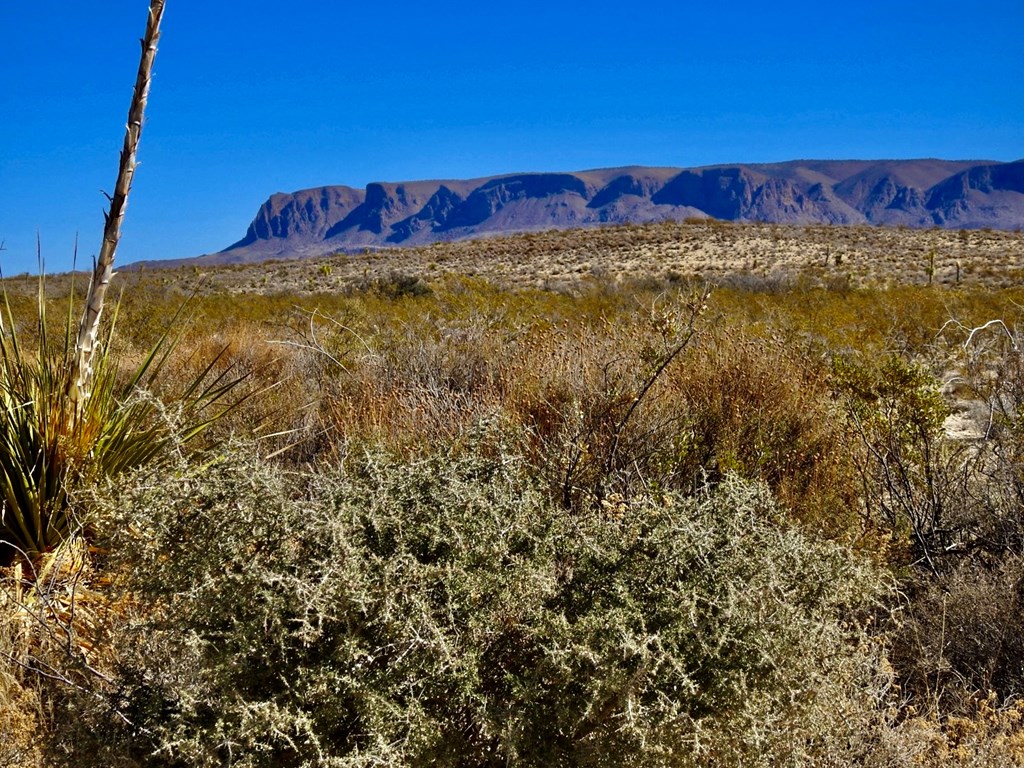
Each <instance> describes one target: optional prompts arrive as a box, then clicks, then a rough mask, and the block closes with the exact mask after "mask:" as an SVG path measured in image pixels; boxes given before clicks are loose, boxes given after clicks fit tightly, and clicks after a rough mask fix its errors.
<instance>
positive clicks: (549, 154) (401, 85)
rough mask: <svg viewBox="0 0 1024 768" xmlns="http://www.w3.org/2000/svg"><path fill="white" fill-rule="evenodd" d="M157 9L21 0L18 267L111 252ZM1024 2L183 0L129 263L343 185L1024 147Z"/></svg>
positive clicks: (139, 191)
mask: <svg viewBox="0 0 1024 768" xmlns="http://www.w3.org/2000/svg"><path fill="white" fill-rule="evenodd" d="M147 7H148V2H147V1H146V0H105V1H104V2H97V3H84V2H67V0H61V1H60V2H56V1H53V0H36V1H35V2H18V1H17V0H0V240H2V241H4V242H5V248H6V250H5V251H4V252H3V253H0V264H2V266H3V271H4V273H5V274H8V275H9V274H14V273H17V272H21V271H25V270H32V271H34V270H35V261H36V256H35V248H36V245H35V243H36V233H37V232H38V233H39V234H40V236H41V238H42V250H43V255H44V258H45V260H46V268H47V270H48V271H61V270H64V269H68V268H69V267H70V260H71V253H72V247H73V242H74V237H75V233H76V232H78V233H80V248H79V254H80V259H81V260H82V261H81V262H80V263H82V262H87V261H88V259H89V258H90V257H91V256H92V255H93V254H95V253H96V251H97V250H98V246H99V241H100V231H101V227H102V215H101V212H102V209H103V207H104V204H105V199H104V197H103V196H102V194H101V192H100V190H101V189H106V190H110V189H111V188H112V187H113V183H114V174H115V172H116V165H117V153H118V150H119V148H120V145H121V140H122V136H123V125H124V119H125V114H126V112H127V109H128V101H129V98H130V94H131V86H132V83H133V82H134V77H135V71H136V67H137V63H138V42H137V41H138V38H139V37H140V36H141V34H142V30H143V27H144V23H145V16H146V9H147ZM1022 39H1024V2H1022V0H1005V1H1004V0H1000V1H998V2H992V1H989V0H975V1H974V2H969V3H963V2H949V1H948V0H932V1H931V2H859V3H830V2H822V0H814V1H813V2H802V1H801V2H795V1H790V2H784V1H783V2H774V3H768V2H764V0H759V1H758V2H743V1H742V0H733V1H732V2H710V3H688V2H684V1H683V0H674V1H671V2H663V1H662V0H646V1H645V2H632V3H624V2H605V1H604V0H592V1H591V2H586V3H583V2H565V1H564V0H563V1H562V2H555V1H553V0H515V1H514V2H480V0H473V2H467V1H465V0H449V2H446V3H430V2H421V1H420V0H417V1H416V2H408V1H407V0H391V2H386V3H385V2H379V3H356V2H337V1H335V0H332V1H330V2H322V3H316V2H305V3H299V4H289V3H284V2H280V0H277V1H276V2H266V1H265V0H246V1H245V2H241V1H239V0H235V1H233V0H167V11H166V16H165V19H164V29H163V38H162V40H161V44H160V52H159V54H158V56H157V60H156V75H155V79H154V83H153V90H152V93H151V98H150V108H149V111H148V113H147V118H148V120H147V124H146V127H145V130H144V133H143V136H142V145H141V149H140V153H139V158H140V161H141V163H142V164H141V166H140V168H139V171H138V174H137V175H136V179H135V189H134V191H133V197H132V198H131V200H130V202H129V206H128V212H127V217H126V220H125V230H124V238H123V240H122V245H121V248H120V250H119V252H118V257H117V261H118V263H120V264H125V263H128V262H131V261H136V260H140V259H150V258H175V257H184V256H195V255H199V254H202V253H207V252H211V251H215V250H219V249H221V248H224V247H226V246H228V245H229V244H231V243H232V242H233V241H234V240H236V239H238V238H240V237H242V236H243V235H244V233H245V229H246V226H247V225H248V223H249V221H250V220H251V218H252V216H253V214H254V213H255V212H256V209H257V208H258V206H259V205H260V204H261V203H262V202H263V201H264V200H265V199H266V198H267V197H268V196H269V195H270V194H272V193H274V192H277V191H293V190H297V189H302V188H306V187H312V186H319V185H323V184H349V185H352V186H359V187H361V186H364V185H365V184H366V183H367V182H371V181H380V180H389V181H400V180H412V179H424V178H463V177H473V176H484V175H490V174H495V173H502V172H511V171H545V170H551V171H554V170H560V171H563V170H564V171H570V170H583V169H586V168H597V167H610V166H619V165H630V164H642V165H665V166H696V165H707V164H712V163H724V162H755V161H773V160H787V159H797V158H897V157H898V158H910V157H941V158H948V159H991V160H1014V159H1019V158H1021V157H1024V43H1022Z"/></svg>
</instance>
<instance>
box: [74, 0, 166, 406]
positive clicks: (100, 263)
mask: <svg viewBox="0 0 1024 768" xmlns="http://www.w3.org/2000/svg"><path fill="white" fill-rule="evenodd" d="M163 15H164V0H152V2H150V4H149V20H148V21H147V23H146V34H145V36H144V37H143V38H142V58H141V59H140V61H139V73H138V76H137V77H136V79H135V91H134V93H133V94H132V102H131V106H130V107H129V109H128V124H127V125H126V126H125V134H124V146H123V147H122V149H121V162H120V166H119V167H118V171H117V183H116V184H115V185H114V194H113V195H112V196H111V197H110V210H109V211H108V212H107V214H106V223H105V225H104V227H103V244H102V245H101V246H100V253H99V257H98V258H97V259H96V265H95V267H94V268H93V273H92V279H91V281H90V283H89V293H88V295H87V297H86V301H85V309H84V310H83V312H82V321H81V323H80V325H79V327H78V339H77V341H76V344H75V354H74V355H72V357H71V368H70V376H69V377H68V390H67V395H68V397H69V398H71V400H72V402H73V403H74V404H75V406H76V407H78V408H80V407H81V404H82V403H83V402H84V401H85V399H86V398H88V397H89V393H90V387H91V384H92V373H93V365H92V360H93V356H94V354H95V352H96V342H97V338H98V335H99V327H100V316H101V315H102V314H103V302H104V300H105V299H106V295H107V288H108V287H109V286H110V281H111V279H112V278H113V276H114V254H115V253H116V252H117V244H118V242H119V241H120V239H121V222H122V221H123V220H124V212H125V208H126V206H127V205H128V193H129V192H130V191H131V188H132V179H133V178H134V176H135V166H136V161H135V155H136V152H137V151H138V148H139V139H140V138H141V137H142V119H143V114H144V113H145V111H146V100H147V99H148V98H149V84H150V81H151V80H152V75H153V62H154V61H155V59H156V45H157V41H158V40H159V39H160V21H161V20H162V19H163Z"/></svg>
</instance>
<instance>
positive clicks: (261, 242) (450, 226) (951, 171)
mask: <svg viewBox="0 0 1024 768" xmlns="http://www.w3.org/2000/svg"><path fill="white" fill-rule="evenodd" d="M694 217H696V218H702V217H712V218H716V219H722V220H727V221H741V222H743V221H756V222H768V223H776V224H793V225H812V224H840V225H857V224H872V225H890V226H904V227H912V228H931V227H941V228H946V229H979V228H993V229H1002V230H1017V229H1020V228H1021V227H1024V160H1020V161H1016V162H1012V163H997V162H990V161H951V160H934V159H928V160H883V161H867V160H849V161H844V160H796V161H791V162H784V163H762V164H757V163H753V164H746V165H719V166H708V167H702V168H692V169H679V168H650V167H639V166H635V167H624V168H609V169H599V170H590V171H582V172H576V173H522V174H510V175H504V176H494V177H486V178H479V179H469V180H443V181H414V182H387V183H385V182H376V183H372V184H368V185H367V186H366V188H365V189H362V190H360V189H354V188H352V187H346V186H325V187H318V188H315V189H306V190H300V191H298V192H292V193H277V194H274V195H272V196H271V197H270V198H269V199H268V200H267V202H266V203H264V204H263V205H262V206H261V207H260V209H259V211H258V212H257V214H256V217H255V218H254V219H253V221H252V223H251V224H250V225H249V229H248V232H247V233H246V235H245V237H243V238H242V239H241V240H239V241H238V242H237V243H235V244H233V245H231V246H230V247H228V248H226V249H225V250H223V251H221V252H219V253H215V254H209V255H207V256H204V257H201V259H200V261H201V262H206V263H222V264H228V263H244V262H252V261H262V260H265V259H270V258H295V257H304V256H318V255H323V254H327V253H333V252H357V251H361V250H364V249H367V248H369V249H377V248H382V247H394V246H421V245H428V244H430V243H433V242H438V241H453V240H463V239H467V238H480V237H487V236H492V235H497V234H508V233H514V232H531V231H542V230H549V229H568V228H576V227H590V226H599V225H607V224H627V223H646V222H652V221H662V220H677V221H679V220H684V219H689V218H694Z"/></svg>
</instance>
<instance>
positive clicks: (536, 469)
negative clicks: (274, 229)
mask: <svg viewBox="0 0 1024 768" xmlns="http://www.w3.org/2000/svg"><path fill="white" fill-rule="evenodd" d="M706 288H707V285H706V284H703V283H699V282H691V281H688V280H684V279H674V280H673V281H670V282H665V281H661V280H658V279H645V280H643V281H640V282H635V283H629V282H619V281H615V280H611V279H608V278H602V279H599V280H598V279H588V280H584V281H582V282H581V283H580V284H579V285H577V286H576V287H575V288H574V289H573V290H571V291H548V290H539V289H535V288H524V289H518V290H509V289H506V288H502V287H500V286H497V285H495V284H493V283H491V282H489V281H486V280H483V279H481V278H467V277H449V278H442V279H439V280H437V281H434V282H432V283H431V285H430V290H429V291H419V290H417V291H390V290H381V289H379V287H378V286H375V285H372V284H366V285H365V286H364V287H362V288H359V289H353V290H345V291H340V292H338V293H336V294H329V295H324V296H320V297H312V296H310V295H308V294H305V293H294V294H289V293H286V292H279V293H276V294H274V295H272V296H266V297H264V296H262V295H258V294H257V295H243V296H234V297H228V296H225V295H223V294H218V295H215V296H210V297H208V298H205V299H204V298H203V297H202V296H200V297H199V298H198V303H197V305H196V310H195V316H196V318H197V320H196V323H195V326H194V327H193V328H192V329H191V330H185V331H184V332H183V334H182V337H181V339H180V341H179V345H178V347H177V348H176V350H175V354H174V355H172V356H171V357H170V358H169V359H168V361H167V363H166V364H165V367H164V369H163V374H164V376H167V377H168V378H169V381H167V382H166V383H165V386H166V387H168V388H169V390H168V391H170V390H173V389H174V388H175V387H177V388H179V389H180V388H181V387H182V386H184V385H186V383H187V382H189V381H192V380H193V379H194V378H195V377H196V376H197V375H198V374H201V373H203V372H204V371H205V370H206V368H207V366H208V364H207V363H205V362H203V361H205V360H208V359H209V357H210V353H211V352H213V351H214V350H226V351H225V352H224V356H223V357H222V358H221V359H220V360H219V361H218V363H217V364H216V366H215V368H216V369H217V370H219V366H224V367H227V366H232V365H233V366H235V369H236V370H244V371H245V372H246V373H247V374H248V375H249V377H250V378H251V379H252V380H253V385H254V386H255V387H258V388H262V389H265V390H266V391H265V392H264V393H263V395H261V396H260V397H254V398H250V399H246V400H244V401H243V402H241V403H240V404H239V405H238V407H237V408H236V409H235V410H234V411H233V412H232V413H231V414H230V415H229V416H228V418H227V420H226V421H223V420H222V421H221V422H219V423H218V424H217V425H214V426H213V427H211V428H213V429H216V430H219V431H220V432H219V436H220V437H222V438H224V439H230V438H229V434H230V433H234V434H235V435H236V437H235V438H234V442H231V443H229V444H228V445H229V446H230V447H229V448H221V449H219V450H212V451H207V452H205V453H203V452H201V453H200V454H199V455H198V456H197V457H196V458H194V459H188V458H187V456H186V455H185V454H172V455H173V456H177V457H178V458H176V459H174V460H172V461H170V462H164V463H162V464H159V465H157V466H154V467H151V468H149V469H146V470H141V471H135V472H131V473H129V474H127V475H121V476H120V479H119V480H117V481H116V482H111V481H104V480H102V479H101V478H98V477H97V478H96V480H95V481H93V482H90V483H87V484H84V485H81V486H79V487H78V488H77V490H76V491H75V492H74V494H73V496H74V501H75V504H76V508H78V509H81V510H83V511H87V512H88V515H89V517H90V519H91V520H93V521H95V522H94V524H93V527H92V529H91V531H90V536H91V538H90V539H89V542H90V545H91V551H90V550H89V549H87V548H83V547H81V546H79V548H78V549H76V550H73V551H72V552H71V553H70V554H60V553H58V554H60V557H61V558H62V559H61V562H62V563H64V565H61V566H60V567H59V568H56V567H54V566H50V570H48V571H47V573H50V574H55V573H60V574H62V576H61V578H56V577H54V576H51V577H50V578H49V579H44V580H43V581H42V584H40V582H39V579H36V580H35V581H34V582H33V580H32V579H31V578H27V577H26V575H25V572H24V571H22V572H21V573H20V575H19V574H17V573H16V572H15V571H14V570H11V569H8V570H7V571H5V572H4V581H3V584H4V592H5V594H6V595H7V596H8V597H7V600H6V601H5V602H4V603H3V610H4V611H5V612H6V614H5V615H6V616H7V617H8V619H9V621H8V624H9V626H11V627H16V626H17V627H22V628H23V629H21V630H19V633H12V634H10V635H8V636H7V637H8V638H9V639H8V640H7V641H6V642H8V643H10V645H8V646H7V647H8V649H9V650H7V651H5V653H6V654H7V655H8V658H11V659H16V660H17V661H16V662H14V661H12V663H11V666H10V667H9V676H8V679H9V681H10V685H9V686H8V688H7V689H5V690H8V691H9V693H8V694H7V696H8V698H7V699H6V700H5V701H6V704H5V707H6V708H5V709H4V710H3V711H4V712H5V713H10V714H9V715H5V717H7V719H6V720H2V721H0V722H3V723H9V724H10V725H4V727H8V728H10V729H11V732H12V737H11V739H10V740H9V743H10V744H11V745H12V749H14V748H15V747H14V746H13V745H23V746H18V747H17V749H18V750H19V754H22V755H23V758H20V759H22V764H31V760H33V759H35V760H37V764H38V761H40V760H45V761H46V763H47V764H68V765H89V764H96V765H125V766H136V765H169V766H170V765H189V766H192V765H211V766H212V765H253V766H257V765H371V764H387V765H409V766H416V765H427V764H432V765H480V766H484V765H492V764H499V763H500V764H506V765H507V764H514V765H548V764H551V765H612V764H616V765H618V764H627V765H628V764H637V765H641V764H642V765H665V766H688V765H709V764H714V765H722V766H729V765H736V766H739V765H758V764H763V765H778V764H788V765H807V766H813V765H836V766H840V765H878V766H883V765H886V766H888V765H936V766H937V765H950V764H952V765H957V764H962V765H978V764H999V765H1016V764H1022V744H1024V738H1022V729H1021V724H1020V708H1019V705H1018V704H1017V703H1016V702H1017V700H1018V697H1019V696H1020V694H1021V689H1022V687H1024V680H1022V678H1021V675H1020V674H1019V669H1020V662H1021V658H1022V654H1024V648H1021V647H1019V638H1020V637H1021V636H1022V632H1021V631H1020V629H1021V628H1020V626H1019V623H1020V619H1019V613H1020V612H1019V604H1018V593H1019V585H1020V579H1021V571H1020V562H1021V560H1020V558H1021V556H1022V551H1021V542H1022V541H1024V536H1022V533H1024V532H1022V528H1021V519H1022V518H1021V514H1020V510H1021V506H1020V505H1021V502H1020V499H1021V498H1024V494H1021V492H1020V487H1021V478H1022V477H1024V474H1022V472H1021V469H1020V468H1021V466H1022V463H1021V459H1020V457H1021V455H1022V453H1021V445H1022V443H1021V436H1022V430H1021V428H1020V426H1019V416H1018V413H1019V404H1020V400H1021V397H1022V395H1021V392H1022V391H1024V390H1022V389H1021V387H1020V373H1019V372H1020V370H1021V368H1020V365H1021V364H1020V352H1019V349H1020V346H1019V343H1018V340H1019V335H1018V330H1017V329H1018V327H1019V322H1020V310H1019V308H1018V305H1019V304H1020V302H1021V297H1020V296H1019V295H1018V292H1017V291H1015V290H999V291H996V290H979V289H970V288H965V287H961V288H960V289H949V288H942V287H937V286H932V287H927V286H896V287H888V288H887V287H884V286H883V287H877V288H856V287H851V286H849V285H844V286H841V287H832V288H829V287H828V286H823V285H819V284H815V283H812V282H800V281H797V282H795V283H793V284H788V285H786V286H780V285H779V284H778V283H774V282H769V283H761V284H758V283H756V282H750V281H746V282H742V283H728V282H727V283H725V284H723V285H719V286H713V287H712V288H711V292H710V294H707V293H706ZM190 290H191V288H190ZM179 301H180V296H179V294H178V292H177V291H176V290H167V291H163V292H161V291H154V292H152V293H150V294H139V293H132V294H130V295H129V294H126V296H125V299H124V302H123V306H122V308H121V310H120V311H121V313H123V314H124V315H125V316H134V317H139V318H145V317H149V316H152V315H155V314H159V313H161V312H167V311H172V310H173V308H174V307H175V306H176V305H177V302H179ZM28 309H31V308H30V307H27V308H26V311H27V310H28ZM15 314H16V315H17V314H18V310H15ZM58 314H59V313H58ZM995 318H998V319H999V322H997V323H990V322H989V321H990V320H993V319H995ZM23 326H24V324H23ZM121 327H122V329H124V330H123V332H122V333H120V334H118V335H117V337H116V338H115V339H114V340H112V342H111V347H112V349H115V350H117V351H118V353H119V354H120V355H122V356H123V358H124V359H126V360H135V359H138V358H139V357H140V356H144V352H145V350H146V348H147V344H149V343H150V341H151V338H152V334H153V333H154V330H153V329H152V328H150V327H149V326H147V324H146V323H141V322H140V323H137V324H135V323H132V324H125V323H122V324H121ZM211 327H216V328H219V329H220V330H219V333H218V334H217V338H216V339H213V338H211V335H210V334H209V333H208V332H204V331H202V330H201V329H203V328H211ZM126 371H130V367H129V368H126V369H124V370H122V374H124V373H125V372H126ZM271 384H276V386H275V387H273V388H270V387H269V385H271ZM956 419H959V421H956V422H955V420H956ZM954 422H955V423H956V424H959V426H958V427H957V428H956V429H953V428H952V427H951V426H950V425H951V424H954ZM965 424H966V426H964V425H965ZM257 426H259V427H260V428H259V429H255V427H257ZM254 433H255V434H254ZM39 567H40V568H43V567H44V565H42V564H41V565H40V566H39ZM33 584H35V585H36V586H33ZM33 590H35V591H34V592H33ZM33 595H37V597H33V599H32V600H28V599H27V597H32V596H33ZM29 606H35V609H34V611H35V612H34V613H30V612H29V611H28V610H27V607H29ZM39 606H50V607H48V608H47V609H46V611H44V612H40V610H39ZM71 607H73V610H72V609H71ZM29 629H31V631H29ZM47 638H49V639H47ZM53 638H57V640H58V641H59V642H56V641H54V640H53ZM19 739H20V740H19ZM12 761H13V758H12ZM90 761H91V762H90Z"/></svg>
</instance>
